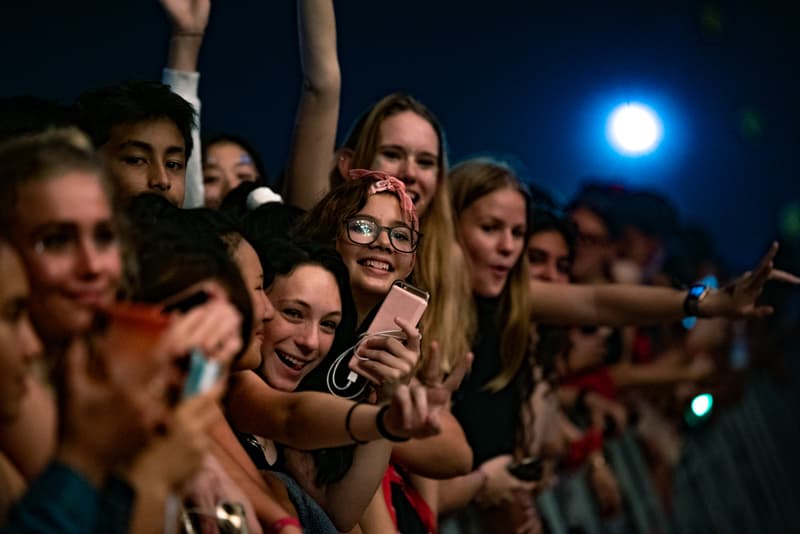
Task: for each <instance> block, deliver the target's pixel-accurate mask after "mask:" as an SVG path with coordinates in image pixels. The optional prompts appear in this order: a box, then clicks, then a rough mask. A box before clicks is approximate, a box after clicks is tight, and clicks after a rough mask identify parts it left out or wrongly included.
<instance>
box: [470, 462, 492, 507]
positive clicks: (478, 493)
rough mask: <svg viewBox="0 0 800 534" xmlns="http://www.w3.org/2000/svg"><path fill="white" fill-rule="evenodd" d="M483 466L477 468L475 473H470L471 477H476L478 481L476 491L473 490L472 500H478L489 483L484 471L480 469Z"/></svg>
mask: <svg viewBox="0 0 800 534" xmlns="http://www.w3.org/2000/svg"><path fill="white" fill-rule="evenodd" d="M482 467H483V466H481V467H478V468H477V469H476V470H475V471H473V472H472V474H473V475H477V476H478V478H479V479H480V481H479V482H478V489H476V490H475V494H474V496H473V497H472V498H473V499H480V497H481V495H483V492H484V491H486V485H487V484H488V483H489V475H487V474H486V471H484V470H483V469H482Z"/></svg>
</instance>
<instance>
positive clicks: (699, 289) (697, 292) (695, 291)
mask: <svg viewBox="0 0 800 534" xmlns="http://www.w3.org/2000/svg"><path fill="white" fill-rule="evenodd" d="M706 289H707V287H706V286H705V285H703V284H695V285H693V286H692V287H690V288H689V295H691V296H692V297H700V296H701V295H702V294H703V293H705V291H706Z"/></svg>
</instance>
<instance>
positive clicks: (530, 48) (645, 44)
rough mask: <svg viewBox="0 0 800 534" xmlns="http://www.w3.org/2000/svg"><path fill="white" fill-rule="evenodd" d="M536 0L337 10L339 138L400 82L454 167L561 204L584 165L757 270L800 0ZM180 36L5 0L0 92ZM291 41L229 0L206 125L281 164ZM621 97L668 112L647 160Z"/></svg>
mask: <svg viewBox="0 0 800 534" xmlns="http://www.w3.org/2000/svg"><path fill="white" fill-rule="evenodd" d="M532 4H533V2H523V1H509V0H494V1H491V2H480V3H478V2H469V1H455V0H447V1H445V0H441V1H436V0H427V1H421V0H408V1H405V2H379V1H371V0H347V1H339V2H336V5H335V7H336V12H337V27H338V39H339V55H340V63H341V67H342V76H343V88H342V109H341V120H340V125H339V136H340V137H342V136H343V135H344V133H345V132H346V131H347V129H348V128H349V125H350V124H351V123H352V121H353V120H354V119H355V117H356V116H357V115H358V114H359V113H360V112H361V111H362V110H363V109H365V108H366V107H367V106H369V105H370V104H371V103H372V102H374V101H376V100H377V99H379V98H380V97H382V96H384V95H385V94H387V93H389V92H391V91H395V90H406V91H409V92H411V93H412V94H414V95H415V96H417V97H418V98H419V99H420V100H422V101H423V102H425V103H426V104H427V105H428V106H429V107H430V108H431V109H433V110H434V112H435V113H437V114H438V115H439V118H440V119H441V120H442V122H443V124H444V126H445V130H446V132H447V137H448V139H447V140H448V144H449V147H450V159H451V161H452V162H456V161H458V160H460V159H463V158H465V157H467V156H469V155H473V154H476V153H490V154H494V155H497V156H500V157H504V158H506V159H508V160H510V161H511V162H512V163H514V164H515V165H516V166H517V167H518V168H519V169H520V171H521V173H522V175H523V176H524V177H525V179H527V180H532V181H535V182H537V183H539V184H540V185H543V186H545V187H547V188H549V189H550V190H552V191H553V192H554V193H555V194H556V195H557V196H558V197H560V198H561V199H563V200H566V199H568V198H569V197H570V196H571V195H572V194H573V193H574V192H575V191H576V188H577V187H578V186H579V184H580V183H581V182H582V181H583V180H584V179H586V177H587V176H604V177H614V178H613V180H614V181H615V182H618V183H620V184H626V185H629V186H633V187H643V188H647V189H653V190H657V191H660V192H663V193H665V194H667V195H668V196H669V198H671V199H672V200H673V201H674V202H675V203H676V204H677V205H678V206H679V209H680V211H681V213H682V215H683V218H684V220H687V221H695V222H699V223H701V224H703V225H705V226H707V227H708V228H709V229H710V230H711V232H712V234H713V236H714V237H715V238H716V239H717V241H718V244H719V247H720V249H721V250H722V252H723V253H724V255H725V256H726V257H727V258H728V259H729V260H731V261H732V262H733V263H734V264H735V265H740V264H745V265H746V264H747V263H749V262H751V261H753V260H754V259H755V258H756V257H757V256H758V255H759V254H760V253H761V251H762V250H763V249H764V248H765V244H766V243H767V242H768V240H769V239H771V238H772V237H773V236H774V235H775V233H776V229H777V227H778V221H779V219H780V213H781V210H782V208H784V207H785V206H786V205H787V203H789V202H790V201H795V202H796V201H797V200H798V199H800V179H798V172H797V170H796V164H795V161H794V160H795V151H796V147H797V145H798V139H799V138H800V136H799V135H798V123H800V109H799V108H800V105H799V104H798V98H799V97H800V84H798V67H799V66H800V65H799V63H798V61H797V54H798V50H800V37H799V36H798V30H800V16H798V9H797V8H789V7H786V6H782V5H780V4H776V5H774V6H771V7H764V6H762V5H760V4H756V3H755V2H738V3H732V4H723V3H671V4H670V6H669V7H664V6H659V5H657V4H641V3H631V4H613V5H604V6H602V7H601V6H598V5H592V4H587V5H586V6H581V5H579V4H570V6H569V7H557V8H556V7H537V6H534V5H532ZM168 35H169V27H168V24H167V20H166V17H165V15H164V13H163V12H162V10H161V8H160V6H159V4H158V2H156V1H155V0H138V1H125V2H63V1H60V2H55V1H48V2H36V1H33V2H27V3H25V4H24V5H22V4H21V3H17V2H14V3H11V2H4V3H3V6H2V7H1V8H0V50H2V56H1V57H2V71H3V81H2V85H0V95H12V94H21V93H30V94H35V95H40V96H46V97H53V98H57V99H59V100H61V101H64V102H67V101H69V100H71V99H72V98H74V97H75V96H76V95H77V94H78V93H79V92H81V91H82V90H83V89H85V88H89V87H95V86H101V85H106V84H110V83H113V82H116V81H121V80H125V79H134V78H160V73H161V68H162V67H163V66H164V62H165V59H166V51H167V41H168ZM296 40H297V39H296V18H295V5H294V2H291V1H288V0H287V1H257V0H239V1H236V0H217V1H216V2H214V3H213V5H212V14H211V22H210V24H209V29H208V32H207V36H206V40H205V44H204V48H203V51H202V54H201V59H200V70H201V72H202V78H201V86H200V96H201V98H202V101H203V110H202V122H203V124H202V126H203V130H204V131H205V132H207V133H210V132H212V131H219V130H225V131H231V132H236V133H240V134H242V135H245V136H246V137H248V138H251V139H252V140H253V141H254V142H255V144H256V145H257V146H258V147H259V148H260V149H261V151H262V152H263V155H264V157H265V160H266V162H267V165H268V168H269V170H270V173H271V174H272V175H276V174H277V173H278V171H279V170H280V168H281V167H282V166H283V163H284V160H285V156H286V153H287V149H288V141H289V135H290V132H291V127H292V122H293V116H294V111H295V106H296V102H297V97H298V94H299V82H300V72H299V63H298V55H297V44H296ZM626 100H642V101H644V102H647V103H649V104H650V105H651V106H652V107H653V108H655V109H656V110H657V111H658V112H659V113H660V114H661V117H662V120H663V122H664V130H665V132H664V140H663V142H662V145H661V146H660V148H659V149H658V150H657V151H656V152H655V153H654V154H652V155H650V156H646V157H643V158H640V159H636V160H631V159H625V158H622V157H620V156H617V155H615V154H614V153H613V151H612V150H611V148H610V147H609V146H608V143H607V141H606V138H605V135H604V129H605V119H606V116H607V114H608V113H609V112H610V111H611V109H612V107H613V106H614V105H615V104H617V103H619V102H623V101H626ZM797 213H800V208H798V211H797ZM797 213H795V215H796V216H797V217H800V215H797ZM796 222H797V223H798V224H800V218H798V219H797V220H796ZM796 238H797V237H796Z"/></svg>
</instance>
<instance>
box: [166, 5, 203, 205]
mask: <svg viewBox="0 0 800 534" xmlns="http://www.w3.org/2000/svg"><path fill="white" fill-rule="evenodd" d="M161 5H162V6H163V7H164V10H165V11H166V12H167V15H169V18H170V20H171V21H172V37H171V38H170V44H169V54H168V56H167V68H165V69H164V74H163V78H162V81H163V82H164V84H165V85H169V86H170V87H171V88H172V92H174V93H175V94H177V95H178V96H180V97H181V98H183V99H184V100H186V101H187V102H189V103H190V104H191V105H192V107H193V108H194V111H195V114H196V117H195V127H194V128H193V129H192V144H193V145H194V148H193V149H192V154H191V155H190V156H189V160H188V161H187V162H186V189H185V192H184V196H183V207H184V208H197V207H201V206H202V205H203V165H202V161H201V160H200V152H201V150H200V98H199V97H198V93H197V86H198V83H199V81H200V73H199V72H197V58H198V56H199V54H200V47H201V46H202V44H203V36H204V35H205V31H206V26H207V25H208V15H209V12H210V9H211V3H210V0H161Z"/></svg>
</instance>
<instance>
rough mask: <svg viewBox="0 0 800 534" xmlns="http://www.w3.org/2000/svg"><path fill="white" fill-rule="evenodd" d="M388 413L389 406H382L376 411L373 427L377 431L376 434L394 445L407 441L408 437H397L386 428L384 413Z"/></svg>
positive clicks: (397, 435)
mask: <svg viewBox="0 0 800 534" xmlns="http://www.w3.org/2000/svg"><path fill="white" fill-rule="evenodd" d="M388 411H389V405H388V404H384V405H383V406H382V407H381V409H380V410H378V413H377V414H375V427H376V428H377V429H378V434H380V435H381V437H382V438H384V439H387V440H389V441H392V442H395V443H398V442H403V441H408V439H409V438H408V436H406V435H399V434H397V433H395V432H394V431H393V430H389V429H388V428H387V427H386V412H388Z"/></svg>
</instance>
